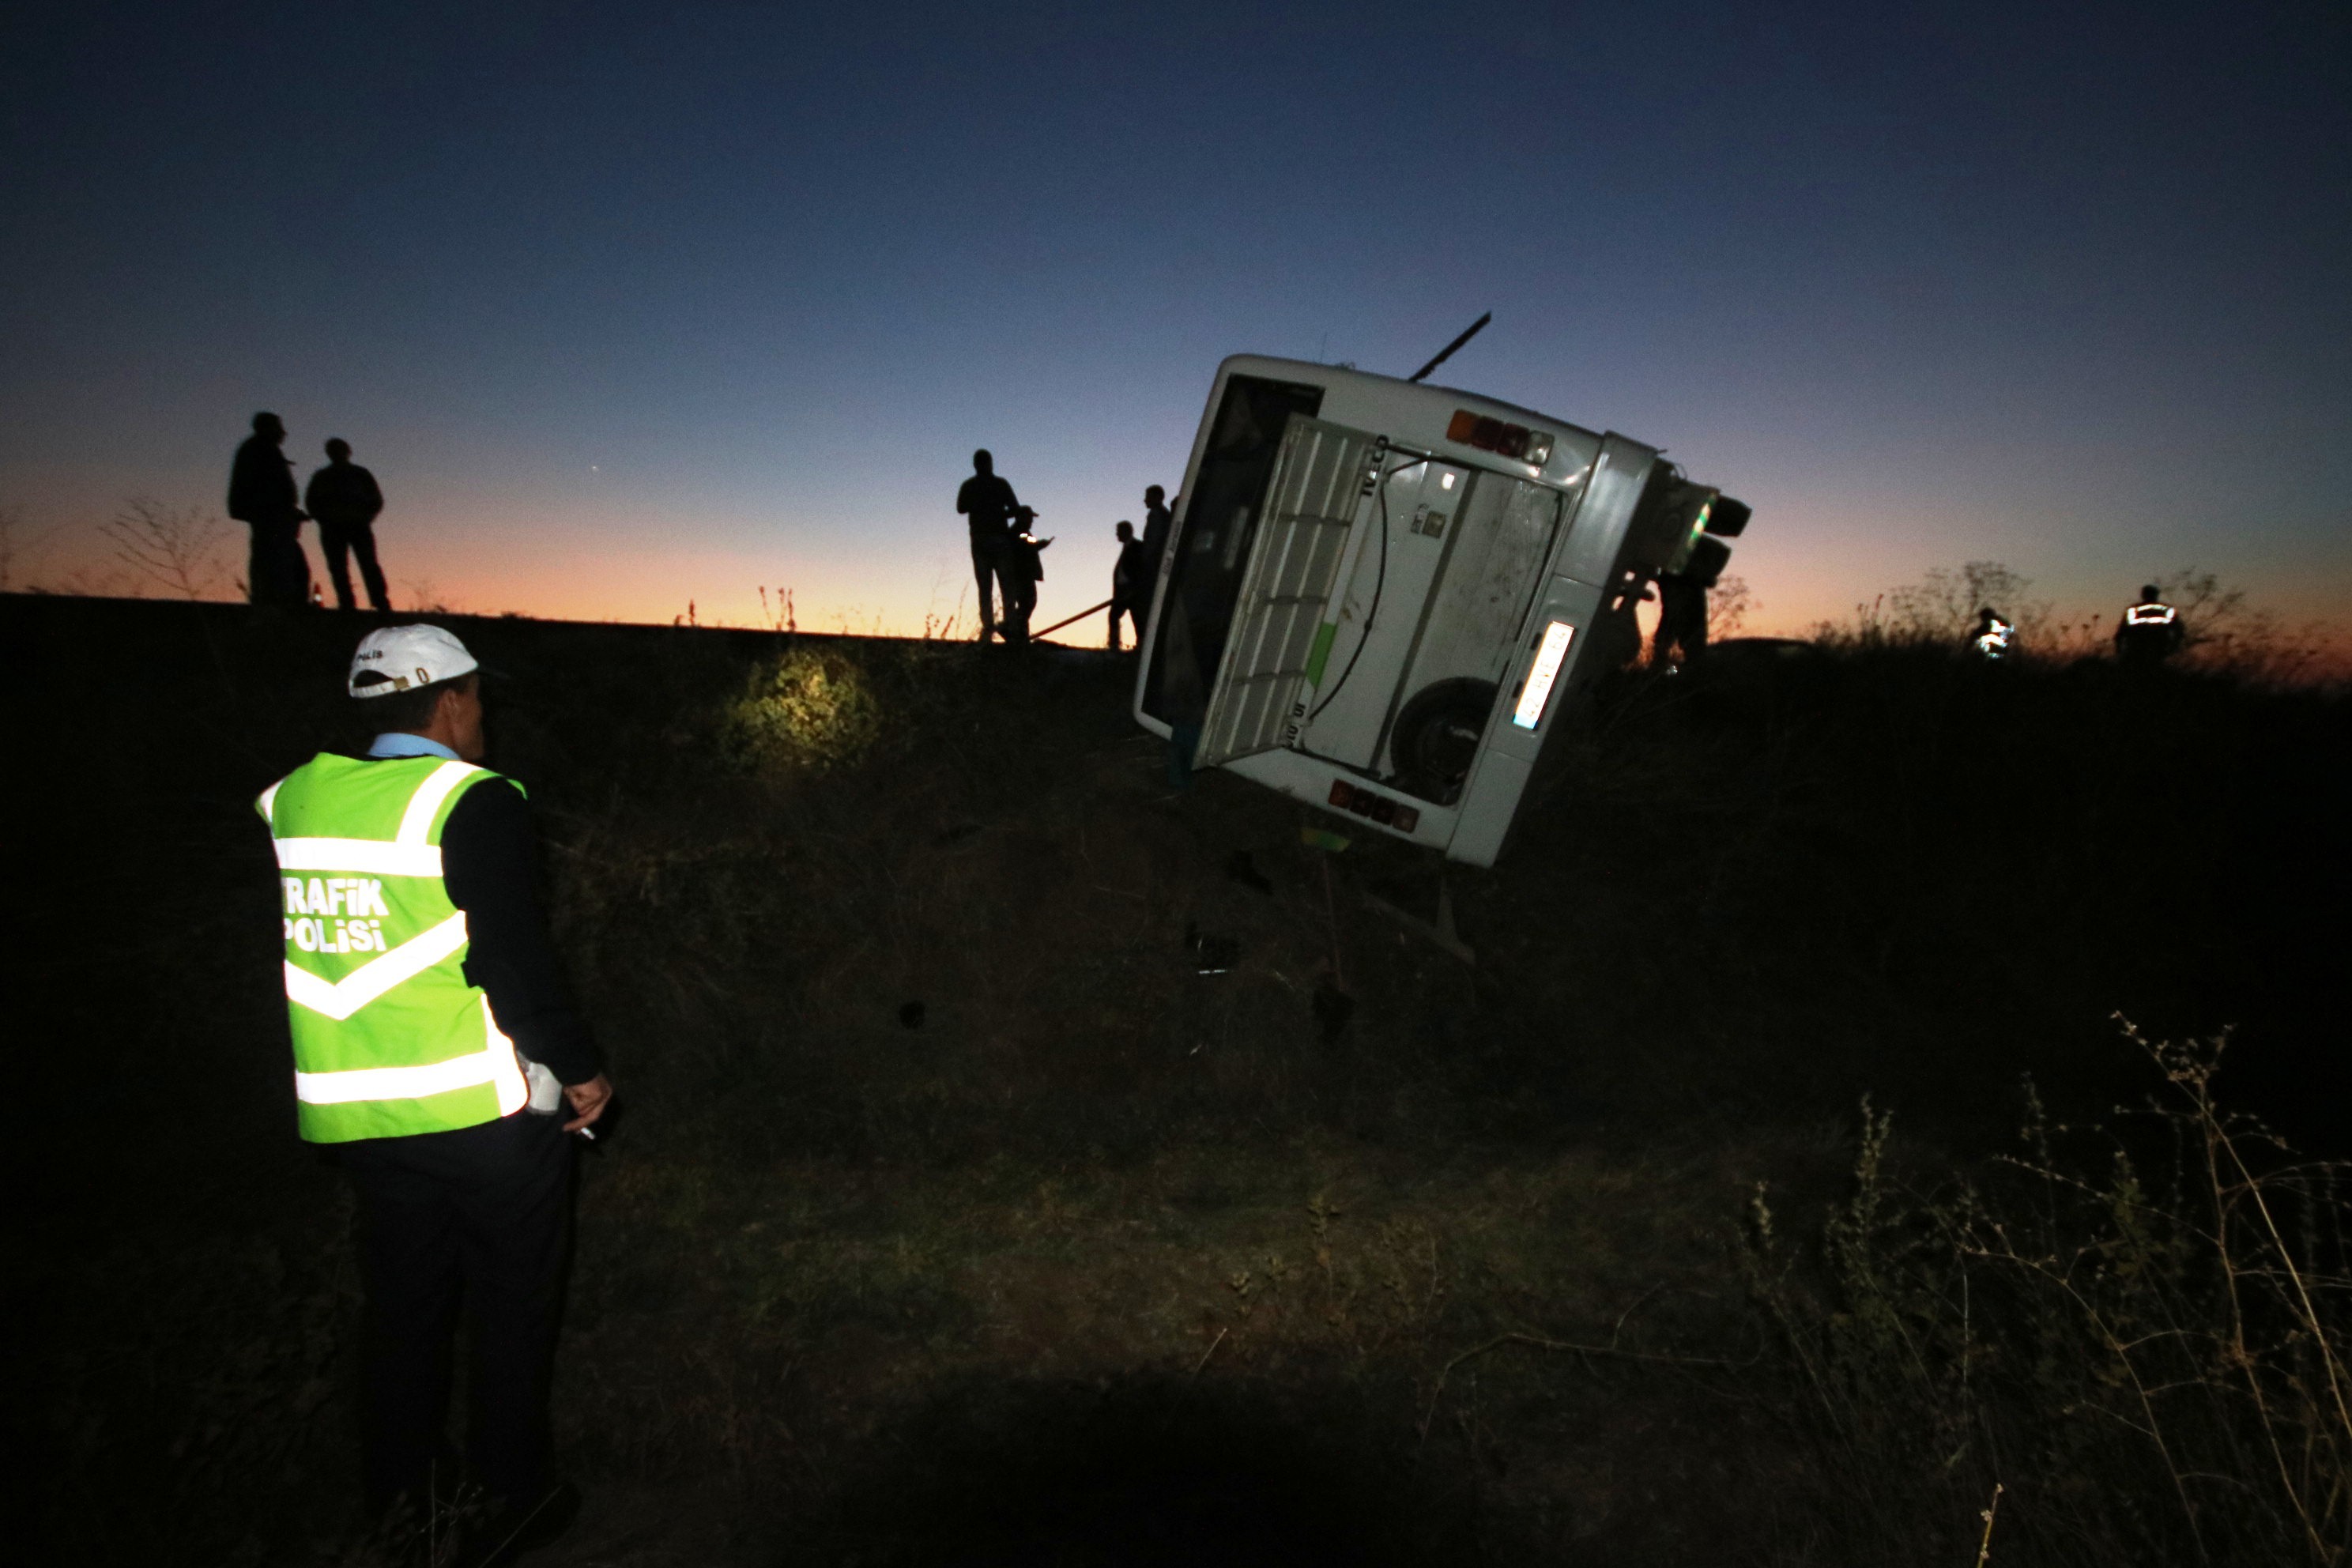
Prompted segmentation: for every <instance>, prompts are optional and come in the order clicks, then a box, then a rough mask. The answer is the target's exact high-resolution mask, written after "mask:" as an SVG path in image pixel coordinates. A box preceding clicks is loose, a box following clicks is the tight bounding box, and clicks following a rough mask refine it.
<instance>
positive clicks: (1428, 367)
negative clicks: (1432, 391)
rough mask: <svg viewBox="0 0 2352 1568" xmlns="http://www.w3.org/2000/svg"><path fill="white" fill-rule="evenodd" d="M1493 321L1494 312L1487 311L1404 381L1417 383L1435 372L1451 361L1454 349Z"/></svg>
mask: <svg viewBox="0 0 2352 1568" xmlns="http://www.w3.org/2000/svg"><path fill="white" fill-rule="evenodd" d="M1494 319H1495V312H1494V311H1492V310H1489V311H1487V312H1486V314H1485V315H1483V316H1481V317H1479V318H1478V319H1477V320H1476V321H1473V322H1471V323H1470V326H1469V329H1468V330H1467V331H1465V332H1464V333H1463V334H1462V335H1461V336H1460V337H1458V338H1456V339H1454V341H1453V342H1450V343H1448V344H1446V345H1445V346H1444V348H1442V349H1440V350H1438V351H1437V357H1436V358H1435V359H1433V360H1431V361H1430V362H1429V363H1427V364H1425V365H1423V366H1422V367H1421V368H1420V369H1419V370H1417V371H1414V372H1413V373H1412V374H1411V375H1409V376H1406V377H1405V379H1406V380H1407V381H1419V380H1421V379H1422V378H1423V377H1424V376H1426V375H1427V374H1429V373H1430V372H1431V371H1433V370H1435V369H1436V368H1437V367H1438V366H1439V365H1442V364H1444V363H1445V362H1446V361H1447V360H1450V359H1452V358H1453V357H1454V350H1455V349H1458V348H1460V347H1461V346H1462V345H1463V344H1464V343H1466V342H1469V341H1470V340H1471V339H1472V338H1475V337H1476V336H1477V335H1478V333H1479V331H1480V329H1482V328H1483V327H1485V326H1486V323H1487V322H1489V321H1493V320H1494Z"/></svg>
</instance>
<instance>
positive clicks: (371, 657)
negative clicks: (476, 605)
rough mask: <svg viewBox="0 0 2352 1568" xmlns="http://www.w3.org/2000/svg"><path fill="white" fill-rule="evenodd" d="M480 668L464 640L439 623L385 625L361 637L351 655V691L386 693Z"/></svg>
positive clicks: (355, 693) (359, 694)
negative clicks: (438, 624)
mask: <svg viewBox="0 0 2352 1568" xmlns="http://www.w3.org/2000/svg"><path fill="white" fill-rule="evenodd" d="M479 668H482V667H481V665H480V664H479V663H478V661H477V660H476V659H475V658H474V656H473V655H472V654H470V653H467V651H466V645H465V644H464V643H461V642H459V641H458V640H457V638H456V637H451V636H450V635H449V634H448V633H447V632H445V631H443V630H442V629H441V628H440V627H439V626H384V627H382V628H380V629H378V630H376V631H372V632H370V633H368V635H367V636H365V637H362V638H361V639H360V647H359V651H358V652H357V653H355V654H353V655H352V675H351V693H352V696H354V697H389V696H391V695H392V694H393V693H394V692H395V691H414V690H415V689H417V688H418V687H420V686H430V685H432V684H433V683H434V682H435V681H436V680H453V679H456V678H457V677H458V676H461V675H464V674H466V673H467V671H469V670H476V669H479ZM362 678H369V679H362Z"/></svg>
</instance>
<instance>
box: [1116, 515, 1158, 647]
mask: <svg viewBox="0 0 2352 1568" xmlns="http://www.w3.org/2000/svg"><path fill="white" fill-rule="evenodd" d="M1150 560H1151V547H1150V545H1148V544H1146V543H1144V542H1143V541H1141V540H1140V539H1138V538H1136V537H1135V524H1133V523H1131V522H1121V523H1120V524H1119V525H1118V564H1117V565H1115V566H1113V567H1112V568H1111V569H1110V648H1111V651H1112V652H1113V653H1117V652H1118V618H1119V617H1120V616H1126V617H1127V618H1128V620H1129V623H1130V624H1131V625H1132V626H1134V627H1135V646H1136V647H1139V648H1140V647H1142V646H1143V617H1144V615H1145V614H1146V613H1147V612H1148V611H1149V610H1150V607H1151V575H1150Z"/></svg>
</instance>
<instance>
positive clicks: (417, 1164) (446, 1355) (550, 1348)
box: [341, 1110, 572, 1513]
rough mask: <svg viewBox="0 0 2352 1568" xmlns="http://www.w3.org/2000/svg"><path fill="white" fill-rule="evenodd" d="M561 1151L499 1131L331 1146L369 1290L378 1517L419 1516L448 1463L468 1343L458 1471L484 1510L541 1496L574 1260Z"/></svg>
mask: <svg viewBox="0 0 2352 1568" xmlns="http://www.w3.org/2000/svg"><path fill="white" fill-rule="evenodd" d="M571 1142H572V1141H571V1140H570V1139H569V1138H567V1137H565V1136H564V1134H563V1131H562V1124H561V1121H560V1119H558V1118H556V1117H551V1116H534V1115H532V1114H531V1113H530V1111H528V1110H524V1111H519V1112H517V1113H516V1114H514V1115H512V1116H509V1117H507V1118H506V1119H505V1120H503V1121H487V1122H484V1123H482V1124H481V1125H479V1126H476V1127H466V1128H460V1129H459V1130H457V1131H454V1132H428V1133H422V1134H419V1135H417V1136H415V1137H410V1138H372V1139H366V1140H363V1141H362V1142H356V1143H346V1144H344V1145H342V1146H341V1159H342V1164H343V1168H344V1170H345V1171H347V1172H348V1173H350V1175H351V1178H352V1184H353V1185H354V1186H356V1187H357V1188H358V1189H359V1199H360V1270H361V1276H362V1280H363V1281H364V1283H365V1286H366V1289H367V1317H366V1330H365V1335H364V1340H363V1343H362V1352H361V1363H362V1371H361V1379H362V1390H361V1393H362V1400H361V1422H362V1454H363V1462H364V1466H365V1472H366V1483H367V1500H368V1506H369V1509H370V1510H371V1511H372V1512H375V1513H381V1512H383V1510H387V1509H389V1508H391V1507H392V1506H393V1504H394V1502H395V1501H397V1500H399V1499H400V1497H401V1496H402V1495H403V1494H406V1495H407V1496H409V1497H410V1498H412V1499H414V1500H416V1501H417V1502H418V1503H419V1504H420V1505H421V1504H422V1503H423V1501H424V1500H425V1498H426V1497H427V1495H428V1491H427V1488H428V1486H429V1485H430V1484H431V1483H433V1482H434V1481H436V1480H437V1481H438V1482H439V1487H438V1489H439V1490H440V1492H441V1493H442V1494H443V1495H444V1496H446V1495H447V1494H448V1493H449V1492H450V1491H452V1490H453V1489H454V1488H453V1486H452V1482H453V1481H454V1480H455V1479H456V1478H454V1477H451V1476H448V1475H446V1473H445V1474H442V1475H439V1476H437V1477H436V1475H435V1473H434V1472H435V1469H436V1462H437V1461H438V1459H439V1457H440V1456H441V1454H442V1453H443V1452H444V1451H445V1450H446V1426H447V1420H448V1409H449V1384H450V1363H451V1360H452V1347H453V1342H454V1340H455V1337H456V1333H457V1316H458V1313H459V1311H460V1310H463V1311H464V1312H465V1314H466V1317H467V1328H468V1330H469V1331H470V1332H469V1344H470V1352H471V1353H470V1355H469V1357H468V1360H469V1362H470V1363H471V1364H470V1366H469V1368H468V1373H467V1395H468V1398H467V1404H468V1406H469V1415H470V1419H469V1421H468V1423H467V1445H466V1459H467V1469H468V1470H469V1472H470V1475H471V1479H474V1480H476V1481H478V1482H479V1483H480V1485H481V1486H482V1488H483V1489H484V1490H486V1491H488V1493H489V1494H490V1495H491V1496H492V1497H496V1498H504V1499H507V1500H510V1501H514V1502H517V1503H520V1505H521V1506H524V1507H526V1508H527V1507H529V1506H530V1504H531V1503H532V1502H534V1501H536V1500H537V1499H538V1498H539V1497H540V1496H541V1494H542V1493H544V1492H545V1490H546V1489H547V1486H548V1484H549V1483H548V1474H547V1452H548V1415H547V1402H548V1391H549V1387H550V1385H551V1382H552V1380H553V1375H554V1368H555V1331H556V1326H557V1322H558V1320H559V1318H560V1317H561V1315H562V1305H563V1280H564V1273H565V1268H566V1266H567V1263H568V1262H569V1258H570V1253H571V1244H572V1147H571Z"/></svg>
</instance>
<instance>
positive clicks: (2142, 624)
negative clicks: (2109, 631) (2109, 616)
mask: <svg viewBox="0 0 2352 1568" xmlns="http://www.w3.org/2000/svg"><path fill="white" fill-rule="evenodd" d="M2185 637H2186V633H2185V631H2184V629H2183V628H2182V626H2181V625H2180V612H2179V610H2176V609H2174V608H2173V607H2172V606H2171V605H2168V604H2166V603H2165V602H2164V594H2163V590H2162V589H2160V588H2158V586H2157V585H2156V584H2153V583H2150V584H2147V586H2146V587H2144V588H2142V589H2141V590H2140V591H2139V602H2138V603H2137V604H2136V605H2132V606H2131V607H2130V608H2129V609H2126V611H2125V612H2124V613H2123V616H2122V618H2121V619H2119V620H2117V621H2116V658H2119V659H2121V660H2122V661H2123V662H2124V663H2126V664H2131V665H2139V666H2142V667H2145V668H2153V667H2155V666H2157V665H2159V664H2162V663H2163V662H2164V661H2165V660H2167V659H2168V658H2171V657H2172V656H2173V655H2174V654H2176V653H2179V651H2180V645H2181V643H2182V642H2183V641H2184V640H2185Z"/></svg>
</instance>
